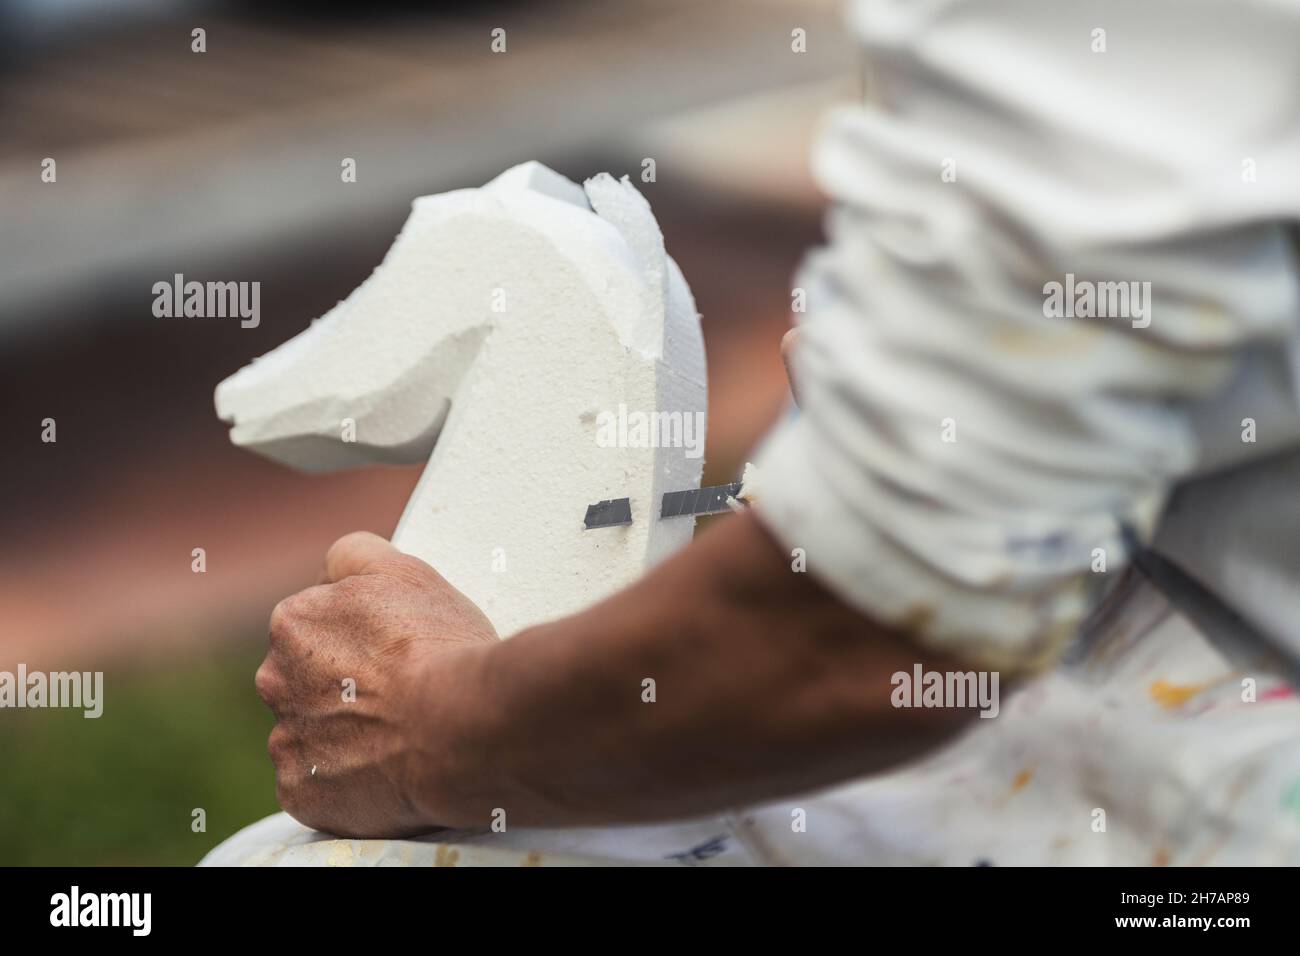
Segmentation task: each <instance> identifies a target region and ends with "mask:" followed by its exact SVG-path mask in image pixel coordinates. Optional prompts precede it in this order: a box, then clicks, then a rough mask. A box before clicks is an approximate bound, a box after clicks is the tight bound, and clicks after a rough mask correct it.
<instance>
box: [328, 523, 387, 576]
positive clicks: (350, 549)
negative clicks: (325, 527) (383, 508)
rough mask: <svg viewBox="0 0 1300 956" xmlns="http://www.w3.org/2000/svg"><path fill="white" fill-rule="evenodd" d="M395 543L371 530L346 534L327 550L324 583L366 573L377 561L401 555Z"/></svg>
mask: <svg viewBox="0 0 1300 956" xmlns="http://www.w3.org/2000/svg"><path fill="white" fill-rule="evenodd" d="M401 553H402V552H400V551H398V550H397V549H396V548H395V547H393V545H392V544H391V543H390V542H389V541H387V540H385V539H384V538H381V537H379V535H377V534H371V533H370V532H369V531H353V532H352V533H351V534H345V535H344V536H343V537H341V538H339V539H338V540H337V541H335V542H334V543H333V544H332V545H330V549H329V551H327V552H325V574H324V580H323V581H322V582H321V583H323V584H332V583H334V582H335V581H341V580H342V579H343V578H346V577H349V576H350V575H353V574H365V573H367V571H368V570H369V569H370V568H371V566H373V565H374V564H375V563H376V562H378V561H382V560H384V559H385V558H391V557H394V556H395V555H399V554H401Z"/></svg>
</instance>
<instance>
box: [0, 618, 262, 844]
mask: <svg viewBox="0 0 1300 956" xmlns="http://www.w3.org/2000/svg"><path fill="white" fill-rule="evenodd" d="M264 651H265V647H264V645H262V644H261V643H252V642H244V643H240V644H229V643H224V644H218V645H216V646H213V647H212V648H210V649H209V650H206V651H203V652H201V653H198V654H196V653H194V652H186V653H184V654H178V655H177V656H175V657H174V658H168V659H166V660H161V661H150V662H148V663H142V662H139V661H136V662H132V663H129V664H126V663H124V664H121V665H114V664H104V665H99V667H100V668H102V669H103V670H104V713H103V716H101V717H100V718H99V719H97V720H87V719H85V718H84V717H83V716H82V713H81V711H74V710H34V711H26V710H24V711H18V710H0V864H3V865H31V864H36V865H48V866H53V865H103V864H118V865H133V864H181V865H189V864H193V863H196V862H198V860H199V859H200V858H201V857H202V856H203V854H204V853H206V852H207V851H208V850H209V849H211V848H212V847H214V846H216V845H217V844H218V843H220V842H221V841H222V840H224V839H225V838H226V837H228V836H230V835H231V834H232V833H234V832H235V831H236V830H237V829H239V828H240V827H242V826H244V825H245V824H248V823H252V822H253V821H254V820H257V819H259V818H261V817H263V816H265V815H267V814H268V813H273V812H275V811H276V810H277V809H278V807H277V806H276V802H275V778H274V774H273V772H272V770H271V763H270V760H269V759H268V757H267V755H266V735H267V734H268V733H269V732H270V730H271V725H272V718H271V714H270V712H269V711H268V710H267V709H266V707H265V706H264V705H263V704H262V702H261V701H260V700H259V699H258V698H257V694H256V693H255V692H254V691H253V674H254V672H255V671H256V669H257V665H258V663H259V662H260V661H261V659H262V655H263V653H264ZM196 807H202V808H203V809H204V810H206V811H207V832H206V833H195V832H193V831H192V830H191V821H192V816H191V814H192V811H193V810H194V809H195V808H196Z"/></svg>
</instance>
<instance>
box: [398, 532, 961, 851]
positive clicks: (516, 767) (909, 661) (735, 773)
mask: <svg viewBox="0 0 1300 956" xmlns="http://www.w3.org/2000/svg"><path fill="white" fill-rule="evenodd" d="M918 661H920V662H922V663H923V664H924V665H925V666H926V667H927V668H935V669H957V670H965V669H967V668H966V667H965V666H963V665H961V664H959V663H957V662H950V661H944V660H941V659H940V658H938V657H937V656H935V655H927V654H925V653H924V652H923V651H921V650H920V649H919V648H918V646H917V645H916V644H914V643H912V642H910V641H908V640H906V639H904V638H903V637H901V636H899V635H897V634H894V633H891V632H890V631H888V630H887V629H885V628H883V627H880V626H878V625H875V624H873V623H872V622H871V621H869V620H868V619H866V618H865V617H863V616H862V615H860V614H858V613H857V612H855V611H853V610H851V609H850V608H848V607H846V606H845V605H844V604H843V603H841V602H840V601H839V600H837V599H836V598H834V597H833V596H832V595H830V594H829V593H828V592H827V591H825V590H824V589H823V588H822V587H821V586H819V585H818V584H817V583H816V581H815V580H814V579H813V578H812V577H811V576H810V575H809V574H806V573H799V572H795V571H793V570H791V566H790V563H789V560H788V559H787V558H786V557H785V554H784V552H783V550H782V549H781V548H780V547H779V546H778V545H777V544H776V542H775V541H774V540H773V539H772V538H771V536H770V535H769V534H768V533H767V532H766V531H765V529H764V528H763V527H762V526H761V524H760V523H759V521H758V520H757V518H756V517H755V516H754V515H753V514H752V513H746V514H743V515H740V516H737V517H732V518H726V519H723V520H721V521H719V522H718V526H717V527H715V528H712V529H710V530H709V531H708V532H706V533H704V534H702V535H701V536H700V537H699V538H697V540H696V541H695V542H693V543H692V545H691V546H690V547H688V548H686V549H684V550H683V551H682V552H680V553H679V554H677V555H676V556H674V557H672V558H671V559H669V560H668V561H665V562H664V563H663V564H662V565H660V566H659V567H658V568H656V569H655V570H654V571H653V572H651V573H650V574H649V575H647V576H646V577H645V578H644V579H643V580H642V581H640V582H638V583H637V584H635V585H634V586H632V587H630V588H628V589H626V590H624V591H622V592H620V593H619V594H616V595H615V596H613V597H611V598H609V599H608V600H606V601H604V602H602V603H600V604H598V605H596V606H594V607H592V608H591V609H590V610H588V611H586V612H584V613H581V614H578V615H576V616H573V617H569V618H566V619H563V620H559V621H555V622H552V623H548V624H544V625H541V626H538V627H534V628H530V629H528V630H526V631H524V632H522V633H520V634H518V635H516V636H515V637H513V638H511V639H510V640H508V641H505V642H499V643H492V644H480V645H474V646H473V647H472V648H467V649H466V652H465V653H464V654H461V655H459V656H458V657H457V659H456V660H455V661H454V662H453V661H452V660H450V659H448V660H445V661H443V662H441V663H439V662H438V661H437V659H434V660H433V661H432V663H431V665H430V666H432V667H434V668H439V667H441V668H443V671H444V672H443V673H441V674H440V675H439V677H438V678H437V679H436V680H435V681H433V683H434V684H435V685H436V686H443V687H447V686H448V685H449V683H454V684H455V685H456V689H455V692H454V693H450V694H449V695H448V698H449V699H444V700H442V701H441V702H438V703H435V704H434V705H433V713H431V714H430V715H429V717H428V719H429V721H430V724H429V727H428V731H429V732H428V747H427V749H426V753H425V756H426V761H425V772H424V773H421V774H420V777H421V783H420V784H419V791H420V795H419V798H418V799H419V801H420V803H421V808H420V809H421V815H422V816H424V817H426V818H427V819H430V820H436V821H438V822H439V823H442V824H444V825H462V826H463V825H483V824H485V823H486V822H487V821H488V820H489V819H490V815H491V814H492V812H493V811H494V810H495V809H497V808H501V809H504V810H505V811H506V813H507V815H508V819H509V820H510V821H511V823H512V824H518V825H537V826H557V825H572V824H597V823H612V822H629V821H638V820H653V819H662V818H669V817H680V816H686V815H693V814H697V813H703V812H708V811H715V810H720V809H724V808H728V807H735V806H738V805H743V804H749V803H753V802H756V801H759V800H762V799H764V798H772V797H777V796H780V795H783V794H791V793H795V792H799V791H805V790H808V789H812V788H816V787H818V786H822V785H827V784H831V783H834V782H836V781H840V780H845V779H848V778H851V777H853V776H856V775H860V774H865V773H869V772H872V771H877V770H883V769H886V768H888V767H891V766H893V765H896V764H898V763H900V762H902V761H905V760H908V759H911V758H915V757H917V756H919V755H921V754H923V753H924V752H925V751H927V750H928V749H930V748H932V747H934V746H936V745H937V744H940V743H942V742H945V741H947V740H948V739H950V738H951V737H952V736H953V735H954V734H955V733H957V732H958V731H959V730H960V729H961V728H962V727H964V726H965V724H966V722H967V720H968V719H969V713H968V712H967V713H965V714H963V713H962V712H954V711H952V710H912V709H907V710H903V709H895V708H893V707H892V706H891V705H890V694H891V691H892V689H893V688H892V686H891V683H890V677H891V675H892V674H893V673H895V672H897V671H900V670H902V671H907V672H910V671H911V670H912V667H913V665H914V664H915V663H916V662H918ZM448 667H454V668H456V669H458V671H459V676H458V677H457V678H456V679H455V681H449V680H448V674H447V673H446V672H445V671H446V668H448ZM651 681H652V682H653V684H650V683H649V682H651ZM651 688H652V690H653V700H652V701H651V700H649V699H648V698H650V697H651V694H650V689H651Z"/></svg>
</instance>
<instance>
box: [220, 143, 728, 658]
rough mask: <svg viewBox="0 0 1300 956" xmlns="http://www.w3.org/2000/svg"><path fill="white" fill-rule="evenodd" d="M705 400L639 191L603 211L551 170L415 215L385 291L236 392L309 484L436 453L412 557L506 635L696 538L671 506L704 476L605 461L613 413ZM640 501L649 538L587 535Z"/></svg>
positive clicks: (619, 452)
mask: <svg viewBox="0 0 1300 956" xmlns="http://www.w3.org/2000/svg"><path fill="white" fill-rule="evenodd" d="M588 198H589V200H590V203H591V207H588V205H587V202H588ZM592 208H594V209H595V211H594V212H593V211H592ZM495 290H501V293H498V294H499V295H500V294H503V295H504V303H505V309H504V311H500V312H497V311H493V301H494V299H493V296H494V291H495ZM705 402H706V389H705V367H704V349H703V342H702V339H701V336H700V330H699V322H698V316H697V315H696V312H695V304H694V301H693V300H692V298H691V294H690V290H689V289H688V288H687V286H686V283H685V281H684V280H683V278H682V276H681V273H680V271H679V270H678V269H677V266H676V264H675V263H673V262H672V260H671V259H669V258H668V257H667V256H666V254H665V252H664V247H663V238H662V236H661V235H660V233H659V229H658V226H657V224H656V223H655V220H654V216H653V215H652V214H651V212H650V208H649V205H648V204H647V203H646V202H645V200H644V199H643V198H642V197H641V195H640V194H639V193H638V192H637V191H636V190H635V189H634V188H633V187H632V186H631V185H630V184H629V183H628V182H627V181H626V179H624V180H623V181H622V182H619V181H617V180H614V179H613V178H612V177H610V176H608V175H601V176H599V177H597V178H595V179H593V180H589V181H588V183H587V184H586V189H585V194H584V189H583V187H579V186H577V185H576V184H574V183H571V182H569V181H568V180H567V179H564V178H563V177H561V176H559V175H558V174H556V173H554V172H552V171H551V170H549V169H547V168H546V167H544V166H541V165H540V164H537V163H526V164H524V165H522V166H517V167H514V168H513V169H510V170H508V171H506V172H505V173H503V174H502V175H501V176H499V177H498V178H497V179H495V180H493V181H492V182H491V183H489V184H487V185H486V186H484V187H482V188H481V189H464V190H456V191H453V192H449V193H443V194H440V195H436V196H425V197H423V198H421V199H417V200H416V201H415V203H414V204H413V208H412V213H411V216H410V218H409V219H408V220H407V222H406V225H405V226H404V227H403V229H402V232H401V234H400V235H399V236H398V238H397V240H396V242H394V244H393V247H392V248H391V249H390V250H389V251H388V254H387V255H386V256H385V258H384V262H383V264H382V265H381V266H380V267H379V268H378V269H377V270H376V271H375V272H374V273H373V274H372V275H371V276H370V278H368V279H367V280H366V281H365V282H364V283H362V285H361V286H360V287H359V288H358V289H357V290H356V291H355V292H353V293H352V295H351V296H349V297H348V299H347V300H346V301H344V302H341V303H339V305H337V306H336V307H335V308H334V309H332V310H330V312H329V313H328V314H326V315H325V316H323V317H322V318H320V319H318V320H316V321H315V322H314V323H313V324H312V326H311V327H310V328H309V329H307V330H306V331H304V332H302V333H301V334H300V335H298V336H296V337H295V338H293V339H291V340H289V341H288V342H286V343H284V344H283V345H281V346H280V347H279V348H277V349H275V350H274V351H272V352H270V353H269V354H267V355H264V356H262V357H261V358H259V359H257V360H255V361H254V362H253V363H252V364H251V365H248V366H246V367H245V368H243V369H241V370H240V371H239V372H237V373H236V374H234V375H232V376H231V377H230V378H228V379H226V380H225V381H224V382H222V383H221V384H220V385H219V386H218V387H217V393H216V403H217V412H218V414H219V415H220V416H221V418H223V419H225V420H226V421H230V422H233V424H234V427H233V428H232V430H231V438H232V440H233V441H234V442H235V443H236V444H239V445H242V446H244V447H247V448H250V449H252V450H254V451H257V452H258V453H260V454H263V455H266V456H268V457H270V458H273V459H275V460H277V461H281V462H284V463H285V464H288V465H292V466H294V467H297V468H301V469H305V470H308V471H324V470H329V469H333V468H338V467H345V466H350V465H363V464H367V463H372V462H389V463H401V462H414V461H420V460H423V459H424V458H426V457H429V456H430V454H431V453H432V457H430V458H429V463H428V466H427V467H426V469H425V471H424V474H423V475H422V476H421V478H420V481H419V484H418V485H417V487H416V490H415V492H414V494H413V495H412V496H411V500H410V501H409V503H408V504H407V508H406V511H405V513H404V514H403V515H402V519H401V521H400V523H399V524H398V527H397V531H396V533H395V534H394V536H393V540H394V542H395V543H396V544H397V546H398V547H400V548H401V549H402V550H404V551H407V552H409V553H411V554H415V555H417V556H419V557H421V558H423V559H425V560H426V561H428V562H429V563H430V564H432V565H433V566H434V567H435V568H437V569H438V570H439V571H440V572H442V573H443V574H444V575H445V576H446V577H447V579H448V580H450V581H451V583H452V584H454V585H455V586H456V587H457V588H459V589H461V590H462V591H464V592H465V593H466V594H467V595H469V596H470V597H471V598H472V599H473V600H474V601H475V602H477V603H478V604H479V606H480V607H482V608H483V610H484V611H485V612H486V613H487V615H488V617H489V618H490V619H491V620H492V622H493V624H494V625H495V626H496V628H497V630H498V632H499V633H501V634H502V635H509V634H511V633H514V632H515V631H517V630H519V629H520V628H523V627H526V626H528V625H529V624H533V623H536V622H539V621H542V620H547V619H550V618H553V617H557V616H560V615H563V614H565V613H569V612H571V611H574V610H577V609H579V608H581V607H583V606H585V605H587V604H590V603H591V602H593V601H595V600H596V599H598V598H600V597H603V596H605V595H606V594H609V593H610V592H612V591H615V590H617V589H618V588H620V587H622V586H624V585H625V584H627V583H629V582H630V581H632V580H634V579H635V578H636V577H637V576H639V575H640V573H641V572H642V571H643V570H644V568H645V567H646V566H647V564H649V563H651V562H653V561H655V560H658V559H659V558H662V557H663V556H664V555H666V554H668V553H669V552H671V551H672V550H674V549H675V548H677V547H679V546H681V545H682V544H684V543H685V542H686V541H687V540H689V538H690V536H691V532H692V529H693V521H692V520H691V519H689V518H682V519H674V520H671V521H663V522H661V521H659V520H658V519H657V515H658V499H659V496H660V495H661V494H662V493H663V492H664V491H672V490H678V489H682V488H690V487H697V486H698V485H699V481H700V470H701V464H702V462H701V459H699V458H695V459H690V458H687V457H686V454H685V450H684V449H682V448H609V447H601V446H599V445H598V444H597V442H596V428H597V417H598V416H599V414H600V413H601V412H616V411H617V409H618V407H619V405H620V404H625V405H626V406H627V407H628V409H632V410H641V411H646V412H650V411H667V412H672V411H680V412H682V413H684V414H694V413H696V412H702V411H704V410H705ZM345 419H352V420H354V421H355V422H356V441H355V442H345V441H343V440H342V437H341V436H342V433H343V426H342V423H343V421H344V420H345ZM621 497H630V498H631V499H632V514H633V519H634V520H633V523H632V524H631V525H630V526H627V527H621V528H606V529H599V530H596V531H585V530H584V529H583V524H582V521H583V515H584V512H585V509H586V506H587V505H588V504H590V503H593V502H596V501H599V500H602V499H605V498H621ZM497 549H501V550H500V551H498V550H497ZM502 560H504V569H503V570H494V562H495V566H496V567H497V568H501V567H502Z"/></svg>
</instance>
